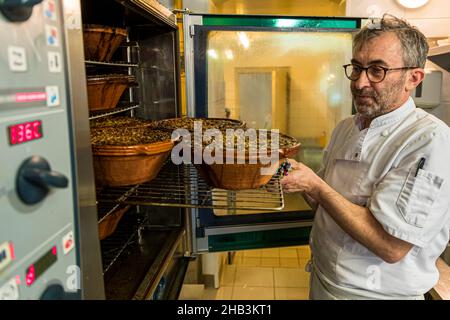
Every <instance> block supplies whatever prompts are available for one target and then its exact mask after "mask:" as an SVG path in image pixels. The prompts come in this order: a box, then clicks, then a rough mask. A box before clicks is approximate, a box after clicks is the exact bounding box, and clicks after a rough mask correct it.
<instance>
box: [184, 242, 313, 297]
mask: <svg viewBox="0 0 450 320" xmlns="http://www.w3.org/2000/svg"><path fill="white" fill-rule="evenodd" d="M310 254H311V253H310V251H309V247H308V246H298V247H287V248H274V249H262V250H249V251H239V252H236V253H235V256H234V259H233V261H232V262H233V263H232V264H229V265H224V268H223V271H222V276H221V279H220V288H219V289H214V288H204V287H203V286H200V287H199V285H191V286H183V289H182V292H181V294H180V299H189V300H191V299H193V300H197V299H198V300H233V299H236V300H238V299H241V300H304V299H308V293H309V273H307V272H306V271H305V265H306V263H307V262H308V260H309V257H310Z"/></svg>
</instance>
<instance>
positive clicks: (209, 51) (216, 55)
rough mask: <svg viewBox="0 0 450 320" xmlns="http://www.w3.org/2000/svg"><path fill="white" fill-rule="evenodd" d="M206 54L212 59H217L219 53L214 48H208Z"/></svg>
mask: <svg viewBox="0 0 450 320" xmlns="http://www.w3.org/2000/svg"><path fill="white" fill-rule="evenodd" d="M208 56H210V57H211V58H213V59H217V58H218V57H219V55H218V54H217V51H216V50H214V49H209V50H208Z"/></svg>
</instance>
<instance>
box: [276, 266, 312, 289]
mask: <svg viewBox="0 0 450 320" xmlns="http://www.w3.org/2000/svg"><path fill="white" fill-rule="evenodd" d="M273 271H274V278H275V287H277V288H307V287H308V286H309V273H307V272H306V271H304V270H301V269H298V268H274V269H273Z"/></svg>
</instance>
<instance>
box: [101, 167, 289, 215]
mask: <svg viewBox="0 0 450 320" xmlns="http://www.w3.org/2000/svg"><path fill="white" fill-rule="evenodd" d="M97 201H98V202H99V203H121V204H132V205H148V206H169V207H185V208H210V209H227V210H268V211H279V210H281V209H283V207H284V197H283V192H282V188H281V183H280V179H279V177H278V176H277V175H275V176H273V177H272V179H271V180H270V181H269V183H267V184H266V185H264V186H263V187H261V188H259V189H251V190H239V191H230V190H223V189H212V188H211V187H209V186H208V185H207V184H206V182H205V181H204V180H203V179H202V178H201V177H200V176H199V174H198V173H197V170H196V169H195V167H194V166H193V165H174V164H172V162H170V161H168V162H167V163H166V164H165V165H164V167H163V168H162V169H161V171H160V173H159V175H158V176H157V177H156V178H155V179H153V180H152V181H150V182H147V183H143V184H140V185H136V186H133V187H132V188H130V187H115V188H104V189H100V190H97Z"/></svg>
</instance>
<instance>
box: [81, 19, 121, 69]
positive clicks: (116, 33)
mask: <svg viewBox="0 0 450 320" xmlns="http://www.w3.org/2000/svg"><path fill="white" fill-rule="evenodd" d="M127 35H128V33H127V30H125V29H121V28H114V27H108V26H101V25H85V26H84V27H83V41H84V56H85V59H86V60H94V61H100V62H109V61H110V60H111V58H112V56H113V54H114V52H116V50H117V48H119V46H120V45H121V44H122V43H123V42H124V41H125V40H126V38H127Z"/></svg>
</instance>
